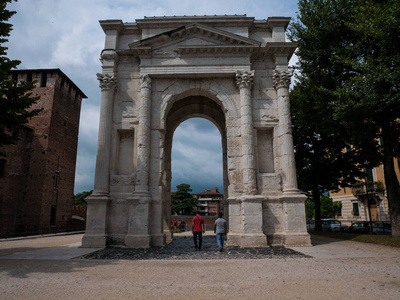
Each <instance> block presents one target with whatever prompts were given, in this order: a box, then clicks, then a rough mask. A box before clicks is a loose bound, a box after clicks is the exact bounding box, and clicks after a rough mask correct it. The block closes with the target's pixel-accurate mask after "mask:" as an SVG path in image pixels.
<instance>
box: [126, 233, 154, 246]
mask: <svg viewBox="0 0 400 300" xmlns="http://www.w3.org/2000/svg"><path fill="white" fill-rule="evenodd" d="M125 246H126V247H127V248H149V247H150V236H149V235H131V234H129V235H126V236H125Z"/></svg>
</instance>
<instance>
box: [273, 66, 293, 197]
mask: <svg viewBox="0 0 400 300" xmlns="http://www.w3.org/2000/svg"><path fill="white" fill-rule="evenodd" d="M292 75H293V71H291V70H288V71H278V70H275V72H274V76H273V84H274V87H275V89H276V93H277V96H278V116H279V129H278V130H279V132H278V135H279V137H280V152H281V162H282V181H283V192H284V193H297V192H298V189H297V178H296V163H295V158H294V147H293V136H292V128H291V123H292V122H291V116H290V102H289V85H290V78H291V77H292Z"/></svg>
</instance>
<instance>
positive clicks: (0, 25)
mask: <svg viewBox="0 0 400 300" xmlns="http://www.w3.org/2000/svg"><path fill="white" fill-rule="evenodd" d="M11 2H12V0H3V1H0V149H1V147H3V146H5V145H9V144H15V143H16V142H17V141H18V131H19V129H20V127H21V125H23V124H25V123H27V122H28V119H29V118H31V117H33V116H35V115H37V114H38V113H39V112H40V111H41V110H40V109H31V110H29V108H30V107H31V105H32V104H34V103H36V101H37V100H39V97H33V96H32V93H31V91H32V89H33V88H34V84H33V83H32V82H20V83H18V84H17V82H16V81H15V80H10V79H9V78H8V75H9V74H10V71H11V69H13V68H16V67H17V66H18V65H19V64H20V63H21V62H20V61H18V60H10V59H9V58H7V57H6V55H7V49H8V48H7V47H5V46H4V43H6V42H8V39H7V37H9V36H10V31H11V30H12V25H11V24H9V23H7V21H8V19H9V18H11V17H12V16H13V15H14V14H15V13H16V12H15V11H9V10H7V9H6V7H7V4H8V3H11ZM0 156H4V153H3V152H1V151H0Z"/></svg>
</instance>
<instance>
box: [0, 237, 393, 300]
mask: <svg viewBox="0 0 400 300" xmlns="http://www.w3.org/2000/svg"><path fill="white" fill-rule="evenodd" d="M210 234H211V233H207V235H206V237H205V248H204V252H203V253H201V252H200V253H201V254H199V253H197V252H195V251H192V248H191V247H193V246H192V243H193V242H192V240H188V238H190V236H189V237H186V239H185V237H184V236H180V237H179V238H177V239H176V241H179V243H182V245H185V247H188V248H187V249H186V250H184V249H181V250H179V251H183V252H185V251H186V252H187V255H191V254H193V255H194V256H192V257H187V258H185V259H184V260H182V259H179V258H176V259H172V260H171V259H164V258H162V259H160V258H157V257H155V258H153V259H152V260H144V259H136V260H135V259H134V260H120V259H118V258H117V259H116V258H115V257H113V258H112V259H107V260H104V259H103V260H99V259H82V256H83V255H91V253H96V251H97V250H100V249H87V248H86V249H85V248H80V247H79V245H80V241H81V238H82V235H81V234H80V235H70V236H55V237H43V238H35V239H26V240H9V241H0V285H1V287H2V289H1V290H0V299H96V300H97V299H230V300H231V299H307V300H308V299H324V300H325V299H340V298H351V299H379V300H382V299H396V300H397V299H400V249H398V248H390V247H384V246H377V245H370V244H363V243H357V242H350V241H342V240H336V239H328V238H322V237H317V236H314V237H313V239H312V240H313V244H314V246H313V247H296V248H291V249H289V250H290V251H289V252H288V253H289V254H288V253H280V254H277V253H272V254H271V253H270V255H264V257H262V258H260V257H259V256H257V255H258V254H257V253H256V254H254V253H253V254H252V255H255V256H256V257H255V258H256V259H254V257H252V259H248V258H246V259H243V258H237V259H236V258H235V259H232V257H233V256H234V255H236V254H237V253H236V254H235V251H236V250H235V251H233V252H231V254H229V251H228V249H227V251H226V252H225V253H224V254H223V255H224V256H219V257H218V259H209V258H206V257H200V258H197V257H196V255H206V256H207V255H208V256H212V255H218V254H217V253H218V252H217V251H214V248H213V247H214V245H215V244H214V243H215V240H214V237H213V236H212V234H211V235H210ZM179 243H177V244H175V246H174V247H175V249H173V250H174V251H177V249H176V247H178V246H179ZM182 245H181V246H182ZM179 247H180V246H179ZM179 247H178V248H179ZM207 247H210V249H208V248H207ZM215 250H216V246H215ZM295 251H296V252H295ZM97 253H98V252H97ZM238 253H240V251H239V252H238ZM293 253H297V254H295V255H293ZM250 254H251V253H250ZM259 254H260V253H259ZM261 254H262V253H261ZM241 255H246V253H242V254H241ZM247 255H249V253H247Z"/></svg>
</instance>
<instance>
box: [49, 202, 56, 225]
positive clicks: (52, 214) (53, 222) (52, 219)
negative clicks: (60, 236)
mask: <svg viewBox="0 0 400 300" xmlns="http://www.w3.org/2000/svg"><path fill="white" fill-rule="evenodd" d="M56 214H57V207H56V206H55V205H53V206H52V207H51V212H50V225H51V226H54V225H56Z"/></svg>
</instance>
